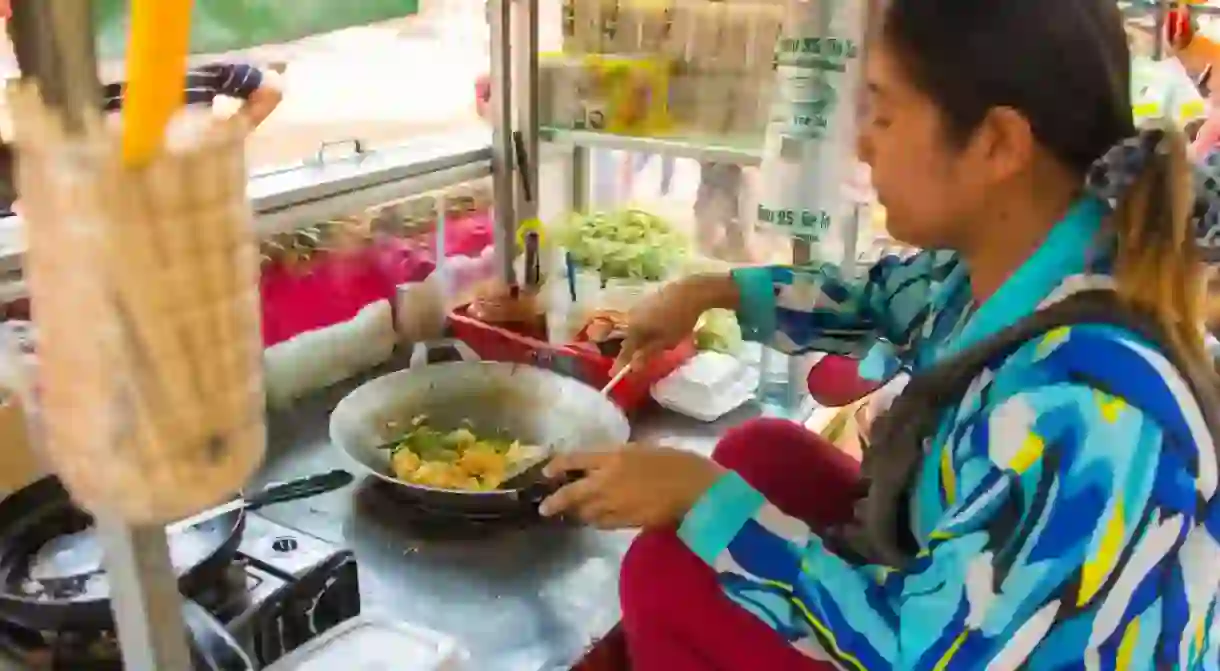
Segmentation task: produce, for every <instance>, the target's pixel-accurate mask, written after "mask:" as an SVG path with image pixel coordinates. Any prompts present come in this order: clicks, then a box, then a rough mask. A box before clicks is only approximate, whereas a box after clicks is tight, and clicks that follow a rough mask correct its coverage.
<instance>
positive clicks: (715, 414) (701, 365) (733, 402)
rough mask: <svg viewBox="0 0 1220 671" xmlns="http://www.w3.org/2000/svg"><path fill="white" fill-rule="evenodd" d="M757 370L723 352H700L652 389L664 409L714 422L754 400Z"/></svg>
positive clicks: (756, 387) (655, 398)
mask: <svg viewBox="0 0 1220 671" xmlns="http://www.w3.org/2000/svg"><path fill="white" fill-rule="evenodd" d="M757 390H758V369H757V368H756V367H754V366H750V365H748V364H746V363H743V362H742V361H740V360H738V359H737V357H734V356H732V355H729V354H722V353H720V352H700V353H699V354H697V355H695V356H694V357H693V358H692V359H691V360H690V361H687V362H686V363H685V364H683V365H682V366H681V367H680V368H678V370H676V371H674V372H673V373H670V374H669V375H668V376H667V377H665V378H664V379H662V380H661V381H659V382H657V383H656V384H654V385H653V386H652V397H653V399H654V400H656V402H657V403H659V404H660V405H661V406H662V407H664V408H667V409H669V410H672V411H674V412H677V413H681V414H683V415H686V416H687V417H693V418H695V419H698V420H700V421H704V422H714V421H716V420H717V419H720V418H721V417H723V416H724V415H726V414H728V413H730V412H732V411H734V410H736V409H737V408H739V407H741V406H742V405H744V404H745V403H746V402H747V401H749V400H750V399H752V398H754V394H755V392H756V391H757Z"/></svg>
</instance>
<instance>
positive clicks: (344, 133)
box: [0, 0, 489, 172]
mask: <svg viewBox="0 0 1220 671" xmlns="http://www.w3.org/2000/svg"><path fill="white" fill-rule="evenodd" d="M420 5H421V6H420V10H419V13H418V14H416V15H414V16H409V17H405V18H402V19H396V20H392V21H384V22H380V23H375V24H371V25H365V26H359V27H354V28H348V29H345V30H340V31H336V32H332V33H327V34H322V35H315V36H312V37H309V38H305V39H302V40H298V41H295V42H292V43H288V44H278V45H269V46H260V47H255V48H251V49H245V50H241V51H236V52H230V53H224V54H210V55H206V56H203V55H200V56H194V57H193V59H194V62H195V63H197V64H200V65H202V64H208V63H218V62H223V63H243V64H251V65H255V66H257V67H258V68H260V69H261V70H262V71H263V73H264V76H265V78H266V80H267V83H268V85H271V86H275V87H278V88H280V89H281V90H282V93H283V95H282V100H281V101H280V103H279V104H278V106H276V107H275V109H274V111H273V112H272V113H271V114H270V115H269V116H268V117H267V118H266V120H265V121H264V122H263V123H262V124H261V125H260V126H259V128H258V129H257V130H256V131H255V132H254V133H253V134H252V135H251V137H250V140H249V161H250V166H251V169H252V171H254V172H259V171H261V170H266V169H271V168H278V167H284V166H287V165H292V164H298V165H299V164H300V163H301V162H302V161H306V160H308V159H312V158H316V157H317V155H318V152H319V148H320V147H322V146H323V144H324V143H326V149H325V152H324V153H325V154H326V155H327V156H328V157H330V158H332V159H337V158H340V157H342V156H343V155H344V154H345V153H347V154H350V153H351V152H352V151H353V150H354V141H355V140H359V141H360V143H361V147H362V148H363V149H366V150H367V149H377V148H381V147H386V146H391V145H401V144H404V143H408V142H410V141H411V140H414V139H418V138H421V137H427V136H437V135H444V134H454V133H461V132H479V131H480V130H481V129H482V127H483V126H484V124H483V122H482V121H481V120H480V119H479V116H478V114H477V112H476V105H475V88H476V79H478V78H479V77H480V76H481V75H483V74H484V73H485V72H486V71H487V69H488V62H489V50H488V46H489V45H488V43H489V31H488V25H487V19H486V11H485V7H484V0H435V1H434V2H429V1H427V0H425V1H424V2H421V3H420ZM5 35H7V31H5ZM16 75H17V65H16V59H15V58H14V57H13V55H12V48H11V44H10V42H9V40H8V39H7V38H6V39H4V40H3V44H2V45H0V76H2V77H5V78H11V77H14V76H16ZM121 76H122V69H121V67H120V66H118V65H116V64H113V63H104V64H103V66H102V77H103V79H104V80H108V81H115V80H118V79H121ZM239 107H240V103H239V102H238V101H237V100H235V99H232V98H227V99H226V98H221V99H218V101H217V103H216V104H215V105H214V108H215V109H216V111H217V113H218V114H231V113H233V111H235V110H236V109H238V108H239ZM0 116H7V115H3V114H0ZM3 125H4V126H7V119H5V120H4V122H3ZM3 130H7V128H3Z"/></svg>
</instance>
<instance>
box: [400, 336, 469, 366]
mask: <svg viewBox="0 0 1220 671" xmlns="http://www.w3.org/2000/svg"><path fill="white" fill-rule="evenodd" d="M441 347H450V348H452V349H453V351H454V352H456V353H457V355H458V356H459V357H461V359H460V360H461V361H478V360H479V355H478V354H477V353H475V351H474V350H472V349H470V345H467V344H466V343H464V342H462V341H461V340H458V339H457V338H445V339H444V340H428V341H424V342H417V343H415V347H414V348H412V350H411V368H423V367H424V366H427V365H428V353H429V352H431V351H432V350H433V349H439V348H441Z"/></svg>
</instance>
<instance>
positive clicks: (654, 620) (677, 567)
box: [619, 419, 860, 671]
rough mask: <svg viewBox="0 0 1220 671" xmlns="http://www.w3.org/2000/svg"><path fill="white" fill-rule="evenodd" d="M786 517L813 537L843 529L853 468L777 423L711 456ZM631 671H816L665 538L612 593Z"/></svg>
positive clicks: (645, 537) (647, 540) (738, 432)
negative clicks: (837, 527)
mask: <svg viewBox="0 0 1220 671" xmlns="http://www.w3.org/2000/svg"><path fill="white" fill-rule="evenodd" d="M713 457H714V458H715V459H716V461H717V462H719V463H720V464H721V465H723V466H725V467H727V468H731V469H733V470H735V471H737V472H738V473H740V474H741V476H742V477H743V478H745V479H746V481H747V482H749V483H750V484H751V485H753V486H754V487H755V488H756V489H758V490H759V491H761V492H763V494H765V495H766V497H767V499H768V500H769V501H770V502H771V503H773V504H775V505H776V506H777V507H779V508H780V509H781V510H783V511H784V512H785V513H787V514H789V515H792V516H794V517H798V518H800V519H802V520H805V521H806V522H808V523H809V524H810V525H811V526H812V527H813V528H814V529H815V530H816V529H819V528H822V527H824V526H827V525H834V524H841V523H844V522H846V521H848V520H850V519H851V516H852V507H853V505H854V503H855V498H856V497H855V486H856V484H857V482H858V480H859V477H860V465H859V463H858V462H857V461H856V460H855V459H853V458H852V457H850V456H848V455H846V454H844V453H843V452H840V451H839V450H838V449H836V448H835V447H834V446H833V445H831V444H830V443H829V442H827V441H826V440H824V439H823V438H822V437H820V436H818V435H816V434H814V433H812V432H810V431H808V430H806V429H805V428H804V427H802V426H800V425H798V424H794V423H792V422H789V421H786V420H780V419H756V420H753V421H750V422H747V423H746V424H743V425H741V426H739V427H736V428H734V429H732V430H730V431H729V432H728V433H726V434H725V436H724V438H723V439H721V441H720V443H719V445H717V446H716V451H715V453H714V455H713ZM619 590H620V592H619V597H620V599H621V601H622V609H623V630H624V631H625V632H626V634H627V646H628V650H629V652H630V654H631V663H632V671H749V670H752V669H766V670H767V671H789V670H791V671H818V670H822V669H833V668H834V667H833V666H831V665H829V664H828V663H826V662H817V661H814V660H811V659H809V658H808V657H806V656H804V655H803V654H801V653H800V652H798V651H797V650H796V649H795V648H792V647H791V646H789V645H788V643H787V642H786V641H784V640H783V639H782V638H780V636H779V635H778V634H777V633H775V632H774V631H772V630H771V628H770V627H768V626H766V625H765V624H763V623H762V622H761V621H760V620H758V619H757V618H755V617H754V616H753V615H751V614H750V613H748V612H746V611H745V610H744V609H742V608H740V607H739V606H737V604H735V603H733V602H732V601H731V600H729V598H728V597H727V596H725V595H724V593H723V592H722V591H721V589H720V585H719V584H718V583H717V580H716V575H715V573H714V572H713V571H712V569H711V568H710V567H709V566H708V565H707V564H704V563H703V562H702V561H701V560H700V559H699V558H697V557H696V556H695V555H694V554H693V553H691V552H690V550H688V549H687V548H686V546H685V545H683V544H682V542H681V541H679V540H678V538H677V536H676V535H675V534H674V532H672V531H646V532H644V533H642V534H641V535H640V536H639V538H637V539H636V541H635V542H634V543H633V544H632V546H631V548H630V550H628V552H627V556H626V557H625V558H624V560H623V569H622V575H621V579H620V585H619Z"/></svg>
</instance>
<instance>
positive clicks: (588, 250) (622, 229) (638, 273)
mask: <svg viewBox="0 0 1220 671" xmlns="http://www.w3.org/2000/svg"><path fill="white" fill-rule="evenodd" d="M558 235H559V241H560V244H562V245H563V246H564V247H566V248H567V249H568V251H569V252H571V254H572V260H573V261H575V262H576V263H577V264H578V265H580V266H582V267H585V268H592V269H594V270H597V271H599V272H600V273H601V275H602V278H604V279H615V278H620V279H641V280H660V279H663V278H664V277H665V275H666V274H668V272H669V270H670V269H671V268H673V266H674V265H675V264H676V263H677V262H678V261H680V260H681V258H682V256H683V255H684V254H685V252H686V240H685V238H684V237H683V236H682V235H681V234H680V233H678V232H677V231H675V230H674V229H673V227H672V226H670V225H669V223H668V222H666V221H665V220H664V219H662V218H660V217H658V216H656V215H654V214H651V213H649V212H645V211H643V210H635V209H627V210H620V211H617V212H596V213H592V214H588V215H581V214H572V215H570V216H569V218H568V220H567V221H566V222H565V223H564V224H563V225H561V226H560V227H559V231H558Z"/></svg>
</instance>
